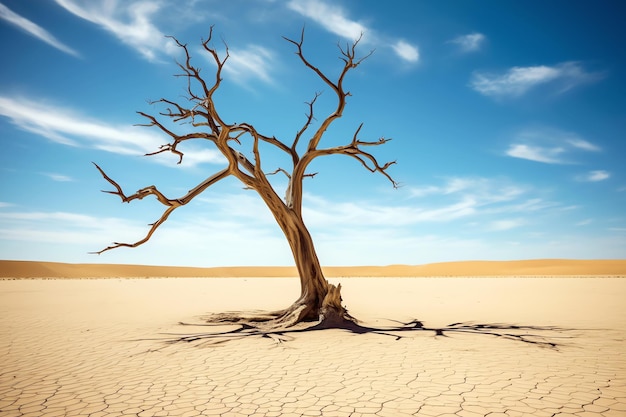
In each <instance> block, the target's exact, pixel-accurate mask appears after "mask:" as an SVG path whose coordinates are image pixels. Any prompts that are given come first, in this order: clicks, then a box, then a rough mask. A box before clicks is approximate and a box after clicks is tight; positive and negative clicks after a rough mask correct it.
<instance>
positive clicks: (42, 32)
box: [0, 3, 80, 57]
mask: <svg viewBox="0 0 626 417" xmlns="http://www.w3.org/2000/svg"><path fill="white" fill-rule="evenodd" d="M0 19H2V20H5V21H7V22H8V23H10V24H12V25H14V26H17V27H18V28H20V29H21V30H23V31H24V32H26V33H28V34H29V35H31V36H33V37H35V38H37V39H39V40H41V41H44V42H45V43H47V44H48V45H50V46H53V47H54V48H56V49H58V50H59V51H62V52H65V53H66V54H69V55H73V56H75V57H80V54H79V53H78V52H77V51H76V50H74V49H72V48H70V47H69V46H67V45H66V44H64V43H63V42H61V41H60V40H58V39H57V38H56V37H54V35H52V34H51V33H50V32H48V31H47V30H46V29H44V28H42V27H41V26H39V25H38V24H36V23H34V22H32V21H30V20H28V19H26V18H25V17H23V16H20V15H19V14H17V13H15V12H13V11H12V10H11V9H9V8H8V7H7V6H5V5H4V4H2V3H0Z"/></svg>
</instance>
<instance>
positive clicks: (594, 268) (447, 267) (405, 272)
mask: <svg viewBox="0 0 626 417" xmlns="http://www.w3.org/2000/svg"><path fill="white" fill-rule="evenodd" d="M324 272H325V273H326V275H327V276H328V277H438V276H465V277H467V276H581V275H582V276H592V275H597V276H626V259H613V260H611V259H609V260H568V259H537V260H524V261H464V262H443V263H433V264H426V265H388V266H329V267H325V268H324ZM294 276H297V272H296V269H295V267H253V266H244V267H216V268H193V267H168V266H148V265H118V264H68V263H57V262H35V261H9V260H0V277H4V278H103V277H122V278H130V277H135V278H138V277H142V278H149V277H294Z"/></svg>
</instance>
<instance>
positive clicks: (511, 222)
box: [489, 219, 525, 231]
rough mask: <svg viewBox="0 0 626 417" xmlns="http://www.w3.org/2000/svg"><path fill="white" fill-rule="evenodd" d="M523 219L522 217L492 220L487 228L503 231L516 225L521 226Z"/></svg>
mask: <svg viewBox="0 0 626 417" xmlns="http://www.w3.org/2000/svg"><path fill="white" fill-rule="evenodd" d="M524 223H525V221H524V220H523V219H502V220H494V221H492V222H491V223H489V230H492V231H504V230H511V229H515V228H517V227H520V226H523V225H524Z"/></svg>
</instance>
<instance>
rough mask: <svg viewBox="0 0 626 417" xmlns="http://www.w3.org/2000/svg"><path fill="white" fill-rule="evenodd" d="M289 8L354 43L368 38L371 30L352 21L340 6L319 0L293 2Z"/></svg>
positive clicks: (297, 0) (289, 4)
mask: <svg viewBox="0 0 626 417" xmlns="http://www.w3.org/2000/svg"><path fill="white" fill-rule="evenodd" d="M287 7H289V8H290V9H291V10H293V11H295V12H297V13H300V14H301V15H303V16H306V17H309V18H311V19H313V20H314V21H315V22H316V23H318V24H320V25H321V26H322V27H323V28H324V29H326V30H327V31H329V32H331V33H334V34H336V35H339V36H341V37H343V38H347V39H349V40H351V41H354V40H356V39H358V38H359V37H361V35H364V36H366V32H369V30H368V29H367V28H366V27H365V25H363V24H361V23H359V22H357V21H354V20H350V19H349V18H348V17H347V16H346V15H345V11H344V10H343V9H342V8H341V7H338V6H333V5H330V4H327V3H325V2H323V1H319V0H291V1H289V2H288V3H287Z"/></svg>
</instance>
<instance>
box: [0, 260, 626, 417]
mask: <svg viewBox="0 0 626 417" xmlns="http://www.w3.org/2000/svg"><path fill="white" fill-rule="evenodd" d="M325 272H326V275H327V277H328V278H329V280H330V281H331V282H333V283H337V282H341V284H342V286H343V292H342V293H343V297H344V302H345V304H346V305H347V307H348V308H349V311H350V313H351V314H352V315H354V316H356V317H357V318H359V319H360V320H361V321H362V323H364V324H366V325H369V326H372V327H376V328H379V329H382V328H385V327H393V326H397V325H398V322H404V323H407V322H410V321H412V320H415V319H418V320H420V321H421V322H422V323H423V325H424V326H423V328H421V329H420V328H417V329H415V330H414V331H409V332H394V331H390V332H389V333H388V334H381V333H380V332H379V333H374V332H369V333H364V334H353V333H349V332H346V331H343V330H323V331H315V332H303V333H293V334H285V335H283V337H282V338H271V337H270V338H260V337H259V338H251V337H245V338H240V339H237V338H234V339H233V338H230V339H229V340H228V341H226V342H225V343H215V342H219V341H222V340H223V339H219V338H218V339H215V338H209V339H203V338H200V339H199V340H197V341H194V342H189V343H187V342H184V343H182V342H178V343H167V341H168V340H171V339H175V338H176V337H177V336H178V335H182V334H197V335H198V336H200V337H202V336H203V335H206V334H207V333H209V332H213V333H215V332H216V331H219V330H228V329H230V328H228V329H225V328H220V329H216V328H213V327H206V326H201V324H203V321H202V315H204V314H207V313H216V312H223V311H232V310H244V311H245V310H253V309H262V310H274V309H279V308H282V307H286V306H287V305H289V304H290V303H291V302H292V301H293V300H294V299H295V298H297V296H298V294H299V282H298V280H297V279H296V278H293V277H295V270H294V269H293V268H212V269H197V268H163V267H145V266H129V265H77V264H56V263H37V262H16V261H0V277H2V279H1V280H0V415H2V416H3V417H4V416H7V417H8V416H122V415H128V416H141V417H143V416H380V417H386V416H389V417H393V416H400V417H401V416H432V417H435V416H448V417H451V416H454V417H475V416H490V417H513V416H559V417H564V416H579V417H587V416H610V417H618V416H626V348H625V346H626V345H625V340H626V302H625V301H624V300H626V261H625V260H613V261H610V260H607V261H566V260H538V261H518V262H458V263H450V264H433V265H423V266H402V265H396V266H389V267H357V268H348V267H334V268H333V267H329V268H326V269H325ZM289 277H291V279H289ZM80 278H90V279H80ZM145 278H150V279H145ZM179 322H186V323H192V324H194V325H191V326H182V325H180V324H179ZM396 336H398V337H396ZM279 339H280V340H279Z"/></svg>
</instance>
